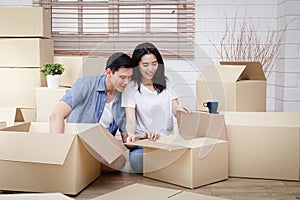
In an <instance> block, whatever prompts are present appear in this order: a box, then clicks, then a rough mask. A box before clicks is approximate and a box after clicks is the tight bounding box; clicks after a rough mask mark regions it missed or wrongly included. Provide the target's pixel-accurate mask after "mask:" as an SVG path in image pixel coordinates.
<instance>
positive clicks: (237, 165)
mask: <svg viewBox="0 0 300 200" xmlns="http://www.w3.org/2000/svg"><path fill="white" fill-rule="evenodd" d="M225 123H226V129H227V137H228V143H229V176H231V177H249V178H265V179H281V180H298V181H299V180H300V116H299V113H292V112H225Z"/></svg>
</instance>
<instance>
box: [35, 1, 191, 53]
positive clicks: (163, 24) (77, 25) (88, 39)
mask: <svg viewBox="0 0 300 200" xmlns="http://www.w3.org/2000/svg"><path fill="white" fill-rule="evenodd" d="M34 6H42V7H44V8H45V9H48V10H50V12H51V16H52V39H53V40H54V49H55V55H65V54H69V55H93V56H109V55H110V54H111V53H113V52H116V51H123V52H126V53H129V54H130V53H132V51H133V49H134V47H135V46H136V45H137V44H138V43H141V42H152V43H154V44H155V45H156V46H157V47H158V48H159V50H160V52H161V53H162V54H163V56H165V57H184V58H189V57H193V56H194V32H195V30H194V17H195V5H194V0H162V1H159V0H34Z"/></svg>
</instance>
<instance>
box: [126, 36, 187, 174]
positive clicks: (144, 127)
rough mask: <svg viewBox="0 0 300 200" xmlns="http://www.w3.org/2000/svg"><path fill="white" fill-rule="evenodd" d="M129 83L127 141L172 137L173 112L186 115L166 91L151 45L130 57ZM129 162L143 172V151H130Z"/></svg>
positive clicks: (157, 56) (161, 65)
mask: <svg viewBox="0 0 300 200" xmlns="http://www.w3.org/2000/svg"><path fill="white" fill-rule="evenodd" d="M132 60H133V64H134V66H136V67H135V68H134V71H133V76H132V81H131V82H130V83H129V84H128V86H127V87H126V89H125V91H124V92H123V94H122V107H125V113H126V131H127V133H128V137H127V142H133V141H135V140H138V139H145V138H148V139H149V140H152V141H155V140H156V139H158V138H159V137H160V136H166V135H171V134H174V122H173V118H174V115H175V113H176V111H182V112H189V110H188V109H187V108H186V107H183V106H181V105H180V104H179V101H178V98H177V96H176V95H175V93H174V92H172V91H171V90H170V89H169V88H167V78H166V76H165V66H164V62H163V59H162V56H161V54H160V53H159V51H158V49H157V48H156V47H155V46H154V45H153V44H152V43H148V42H146V43H141V44H139V45H137V46H136V48H135V50H134V51H133V54H132ZM129 159H130V162H131V166H132V168H133V169H134V170H135V171H136V172H137V173H142V172H143V149H142V148H141V147H137V148H133V149H131V151H130V154H129Z"/></svg>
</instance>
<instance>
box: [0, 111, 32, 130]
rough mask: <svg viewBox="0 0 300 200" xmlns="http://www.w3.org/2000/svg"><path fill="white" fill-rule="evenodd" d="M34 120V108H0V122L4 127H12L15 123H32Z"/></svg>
mask: <svg viewBox="0 0 300 200" xmlns="http://www.w3.org/2000/svg"><path fill="white" fill-rule="evenodd" d="M35 119H36V109H35V108H16V107H0V121H5V124H6V126H14V125H15V122H33V121H35Z"/></svg>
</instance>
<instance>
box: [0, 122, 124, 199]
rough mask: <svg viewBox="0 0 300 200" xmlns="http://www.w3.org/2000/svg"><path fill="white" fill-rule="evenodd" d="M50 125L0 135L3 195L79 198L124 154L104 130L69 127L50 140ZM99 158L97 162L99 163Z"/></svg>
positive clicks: (4, 131) (8, 130)
mask: <svg viewBox="0 0 300 200" xmlns="http://www.w3.org/2000/svg"><path fill="white" fill-rule="evenodd" d="M48 130H49V123H42V122H35V123H25V124H21V125H17V126H13V127H9V128H5V129H2V130H1V131H0V190H11V191H27V192H61V193H64V194H72V195H75V194H78V193H79V192H80V191H81V190H82V189H84V188H85V187H86V186H87V185H88V184H90V183H91V182H92V181H93V180H95V179H96V178H97V177H98V176H99V175H100V162H99V161H98V160H97V159H99V160H105V161H106V162H107V163H112V162H113V161H114V160H115V159H116V158H118V157H119V156H120V155H122V154H123V153H124V151H126V148H125V147H124V145H123V144H122V143H120V142H118V141H116V139H115V138H114V137H113V136H112V135H111V134H110V133H109V132H108V131H107V130H106V129H105V128H104V127H102V126H101V125H97V124H76V123H73V124H72V123H70V124H68V123H67V124H66V127H65V133H64V134H61V133H57V134H55V133H52V134H49V132H48ZM96 158H97V159H96Z"/></svg>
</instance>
